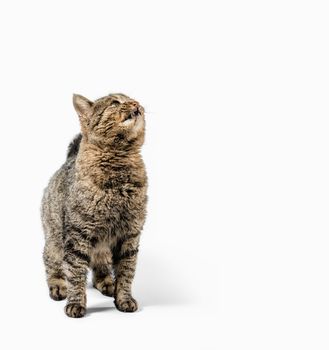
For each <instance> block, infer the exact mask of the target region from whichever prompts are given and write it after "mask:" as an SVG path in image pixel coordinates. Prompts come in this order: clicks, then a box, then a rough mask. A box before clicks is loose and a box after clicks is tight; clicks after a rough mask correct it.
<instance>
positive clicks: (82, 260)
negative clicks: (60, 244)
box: [64, 229, 90, 318]
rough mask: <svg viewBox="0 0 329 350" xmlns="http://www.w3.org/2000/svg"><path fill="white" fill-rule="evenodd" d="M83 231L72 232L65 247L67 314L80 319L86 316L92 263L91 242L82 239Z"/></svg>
mask: <svg viewBox="0 0 329 350" xmlns="http://www.w3.org/2000/svg"><path fill="white" fill-rule="evenodd" d="M80 232H81V231H80V230H78V229H76V230H71V231H70V234H69V237H68V239H67V240H66V242H65V245H64V269H65V275H66V278H67V287H68V289H67V304H66V306H65V313H66V315H67V316H69V317H74V318H79V317H83V316H84V315H85V314H86V302H87V300H86V283H87V271H88V266H89V263H90V242H89V241H88V240H87V239H86V238H82V237H81V235H80V234H79V233H80Z"/></svg>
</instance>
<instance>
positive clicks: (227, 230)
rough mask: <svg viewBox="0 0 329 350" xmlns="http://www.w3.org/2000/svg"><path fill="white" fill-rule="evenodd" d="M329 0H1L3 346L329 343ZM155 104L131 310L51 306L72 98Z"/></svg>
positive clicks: (107, 302) (96, 300)
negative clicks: (48, 253)
mask: <svg viewBox="0 0 329 350" xmlns="http://www.w3.org/2000/svg"><path fill="white" fill-rule="evenodd" d="M328 15H329V13H328V7H327V2H326V1H314V0H313V1H288V0H284V1H278V0H277V1H208V0H203V1H169V0H167V1H162V2H160V1H121V0H120V1H62V2H61V1H53V2H50V1H33V0H31V1H10V2H9V1H7V2H4V1H3V2H1V5H0V36H1V41H0V42H1V56H0V60H1V66H0V92H1V94H0V98H1V110H0V112H1V117H0V118H1V119H0V120H1V136H0V149H1V173H0V174H1V182H0V190H1V192H0V193H1V199H0V201H1V245H0V246H1V254H0V259H1V263H2V264H1V265H2V279H1V296H0V315H1V321H2V323H3V324H2V326H1V338H0V347H1V348H2V349H18V348H29V349H32V348H45V349H60V348H65V349H66V348H70V347H74V348H79V349H88V348H92V347H93V348H98V347H99V348H103V349H104V348H105V349H113V348H116V349H129V348H136V349H206V350H207V349H210V350H212V349H253V350H254V349H317V350H320V349H328V346H329V340H328V336H327V335H328V326H329V322H328V312H329V303H328V296H329V283H328V266H329V265H328V262H329V261H328V260H329V258H328V242H329V240H328V209H329V207H328V199H329V186H328V183H329V167H328V146H329V145H328V143H329V141H328V140H329V137H328V126H329V123H328V93H329V74H328V73H329V69H328V62H329V55H328V33H329V25H328ZM110 92H123V93H126V94H128V95H130V96H131V97H134V98H136V99H137V100H139V101H140V102H141V103H142V104H143V105H144V106H145V108H146V112H147V116H146V118H147V139H146V144H145V147H144V150H143V154H144V158H145V162H146V165H147V169H148V174H149V180H150V188H149V198H150V200H149V206H148V211H149V215H148V219H147V223H146V226H145V230H144V233H143V238H142V242H141V253H140V256H139V263H138V271H137V275H136V279H135V284H134V295H135V297H136V298H137V299H138V300H139V303H140V311H139V312H137V313H135V314H123V313H120V312H119V311H117V310H116V309H115V308H114V306H113V301H112V299H111V298H106V297H104V296H102V295H100V294H99V293H98V292H97V291H94V290H92V289H91V288H89V289H88V315H87V317H85V318H84V319H70V318H68V317H66V316H65V315H64V312H63V307H64V305H65V302H54V301H52V300H51V299H50V298H49V297H48V291H47V287H46V283H45V276H44V269H43V264H42V259H41V255H42V249H43V234H42V230H41V224H40V218H39V207H40V200H41V196H42V190H43V188H44V187H45V186H46V184H47V182H48V179H49V177H50V176H51V175H52V173H53V172H54V171H55V170H56V169H57V168H58V167H59V166H60V165H61V163H62V162H63V161H64V158H65V153H66V148H67V145H68V143H69V142H70V140H71V138H72V137H73V136H74V135H75V134H76V133H77V132H78V128H79V125H78V119H77V117H76V115H75V112H74V110H73V107H72V102H71V99H72V93H80V94H83V95H85V96H86V97H88V98H90V99H95V98H98V97H101V96H103V95H106V94H108V93H110Z"/></svg>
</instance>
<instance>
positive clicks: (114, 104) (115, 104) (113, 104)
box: [111, 101, 120, 106]
mask: <svg viewBox="0 0 329 350" xmlns="http://www.w3.org/2000/svg"><path fill="white" fill-rule="evenodd" d="M119 104H120V102H119V101H112V102H111V106H119Z"/></svg>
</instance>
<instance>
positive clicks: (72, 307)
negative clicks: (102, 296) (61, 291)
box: [65, 303, 86, 318]
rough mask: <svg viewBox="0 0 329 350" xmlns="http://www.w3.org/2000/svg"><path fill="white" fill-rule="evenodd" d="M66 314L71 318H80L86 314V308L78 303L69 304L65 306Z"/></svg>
mask: <svg viewBox="0 0 329 350" xmlns="http://www.w3.org/2000/svg"><path fill="white" fill-rule="evenodd" d="M65 313H66V315H67V316H69V317H73V318H80V317H83V316H84V315H85V314H86V308H85V307H84V306H83V305H81V304H77V303H73V304H67V305H66V306H65Z"/></svg>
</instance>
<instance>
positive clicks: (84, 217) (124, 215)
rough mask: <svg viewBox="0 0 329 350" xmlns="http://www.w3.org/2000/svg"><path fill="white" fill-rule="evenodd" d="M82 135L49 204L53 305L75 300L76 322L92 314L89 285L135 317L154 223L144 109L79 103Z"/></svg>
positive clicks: (71, 310)
mask: <svg viewBox="0 0 329 350" xmlns="http://www.w3.org/2000/svg"><path fill="white" fill-rule="evenodd" d="M73 103H74V107H75V109H76V111H77V113H78V115H79V119H80V124H81V134H79V135H78V136H77V137H76V138H75V139H74V140H73V141H72V143H71V145H70V146H69V150H68V156H67V160H66V162H65V163H64V164H63V166H62V167H61V168H60V169H59V170H58V171H57V172H56V173H55V174H54V176H53V177H52V178H51V180H50V182H49V185H48V187H47V188H46V189H45V192H44V196H43V200H42V223H43V228H44V232H45V238H46V243H45V248H44V255H43V256H44V263H45V266H46V274H47V282H48V286H49V293H50V297H51V298H52V299H54V300H62V299H65V298H67V304H66V307H65V312H66V314H67V315H68V316H70V317H82V316H84V315H85V313H86V279H87V277H86V276H87V271H88V268H89V267H90V268H91V269H92V271H93V285H94V287H95V288H97V289H98V290H99V291H100V292H101V293H103V294H104V295H107V296H114V298H115V305H116V307H117V309H118V310H120V311H124V312H133V311H136V310H137V302H136V300H135V299H134V298H133V297H132V295H131V284H132V281H133V278H134V274H135V267H136V259H137V252H138V246H139V238H140V234H141V230H142V227H143V224H144V221H145V215H146V199H147V198H146V189H147V177H146V172H145V168H144V163H143V160H142V158H141V155H140V148H141V146H142V145H143V142H144V129H145V122H144V109H143V107H142V106H140V105H139V103H138V102H136V101H134V100H132V99H131V98H129V97H127V96H125V95H123V94H112V95H109V96H106V97H103V98H100V99H98V100H96V101H95V102H91V101H89V100H88V99H86V98H85V97H83V96H80V95H74V97H73Z"/></svg>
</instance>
